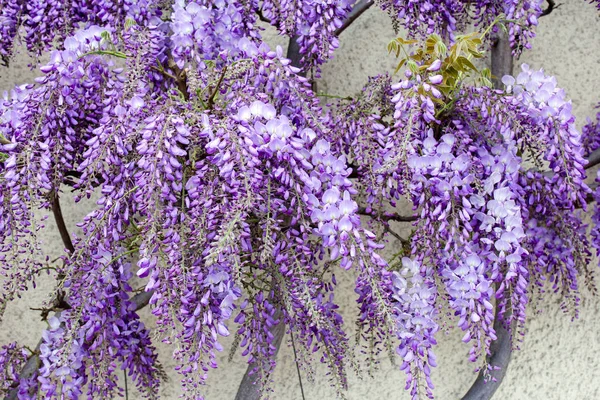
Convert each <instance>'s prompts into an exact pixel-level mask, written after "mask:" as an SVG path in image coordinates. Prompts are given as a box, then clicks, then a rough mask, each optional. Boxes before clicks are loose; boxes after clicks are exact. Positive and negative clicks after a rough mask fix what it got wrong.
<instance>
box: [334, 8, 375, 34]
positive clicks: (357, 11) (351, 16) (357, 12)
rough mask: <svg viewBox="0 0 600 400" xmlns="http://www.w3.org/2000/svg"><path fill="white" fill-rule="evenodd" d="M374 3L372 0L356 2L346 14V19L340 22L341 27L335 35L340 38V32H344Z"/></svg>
mask: <svg viewBox="0 0 600 400" xmlns="http://www.w3.org/2000/svg"><path fill="white" fill-rule="evenodd" d="M374 3H375V2H374V1H373V0H370V1H367V0H359V1H357V2H356V4H355V5H354V6H353V7H352V11H350V12H349V13H348V16H347V17H346V19H345V20H344V22H342V26H340V27H339V28H338V29H336V31H335V35H336V36H340V35H341V34H342V32H344V31H345V30H346V28H347V27H349V26H350V25H351V24H352V23H353V22H354V21H356V19H357V18H358V17H360V16H361V15H362V14H363V13H364V12H365V11H367V10H368V9H369V7H371V6H372V5H373V4H374Z"/></svg>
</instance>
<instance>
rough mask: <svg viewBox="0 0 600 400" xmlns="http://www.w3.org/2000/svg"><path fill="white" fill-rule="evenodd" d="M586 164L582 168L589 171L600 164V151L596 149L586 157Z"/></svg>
mask: <svg viewBox="0 0 600 400" xmlns="http://www.w3.org/2000/svg"><path fill="white" fill-rule="evenodd" d="M587 162H588V163H587V164H586V165H585V167H583V168H584V169H590V168H592V167H595V166H596V165H598V164H600V149H597V150H596V151H594V152H592V153H591V154H590V155H589V156H587Z"/></svg>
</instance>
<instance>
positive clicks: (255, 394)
mask: <svg viewBox="0 0 600 400" xmlns="http://www.w3.org/2000/svg"><path fill="white" fill-rule="evenodd" d="M274 317H275V319H278V320H279V323H278V324H277V325H274V326H273V327H271V329H270V331H271V334H272V335H273V342H272V343H271V345H272V346H273V347H275V354H274V356H276V355H277V353H278V352H279V348H280V347H281V342H282V340H283V335H284V334H285V323H284V322H283V312H282V311H281V308H278V309H277V310H276V311H275V315H274ZM259 363H260V361H259V360H257V361H255V362H253V363H251V364H249V365H248V369H246V373H245V374H244V377H243V378H242V381H241V382H240V387H239V389H238V392H237V394H236V396H235V400H259V399H260V398H261V397H262V394H263V392H262V390H261V389H262V388H261V386H260V383H258V382H257V378H258V377H259V374H258V373H256V372H255V370H257V369H259V368H260V365H259ZM253 372H255V373H253Z"/></svg>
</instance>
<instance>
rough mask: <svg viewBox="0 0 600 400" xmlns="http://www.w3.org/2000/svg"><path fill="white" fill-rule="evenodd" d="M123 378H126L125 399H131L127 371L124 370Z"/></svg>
mask: <svg viewBox="0 0 600 400" xmlns="http://www.w3.org/2000/svg"><path fill="white" fill-rule="evenodd" d="M123 378H124V379H125V400H129V388H128V387H127V371H125V370H123Z"/></svg>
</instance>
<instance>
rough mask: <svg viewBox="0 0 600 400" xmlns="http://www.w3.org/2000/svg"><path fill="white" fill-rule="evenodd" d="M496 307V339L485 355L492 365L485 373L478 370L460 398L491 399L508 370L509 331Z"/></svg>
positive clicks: (509, 353) (510, 345)
mask: <svg viewBox="0 0 600 400" xmlns="http://www.w3.org/2000/svg"><path fill="white" fill-rule="evenodd" d="M499 309H500V307H497V308H496V318H495V320H494V331H496V336H497V339H496V340H494V341H493V342H492V344H491V345H490V354H489V356H488V357H487V364H488V365H490V366H491V367H492V371H490V372H489V373H488V375H487V377H486V376H485V375H486V374H485V373H484V372H485V371H484V370H482V371H480V372H479V375H478V376H477V379H476V380H475V382H474V383H473V385H472V386H471V388H470V389H469V391H468V392H467V394H465V395H464V397H463V398H462V400H488V399H491V398H492V396H493V395H494V393H496V390H497V389H498V388H499V387H500V383H502V380H503V379H504V375H506V371H507V370H508V363H509V362H510V357H511V354H512V340H511V337H510V332H509V331H508V330H507V329H506V326H504V321H502V320H500V318H499V316H498V310H499Z"/></svg>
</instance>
